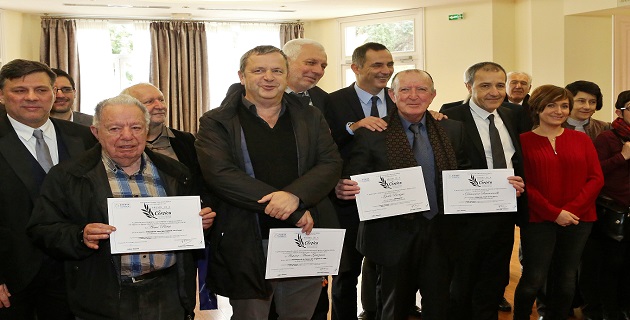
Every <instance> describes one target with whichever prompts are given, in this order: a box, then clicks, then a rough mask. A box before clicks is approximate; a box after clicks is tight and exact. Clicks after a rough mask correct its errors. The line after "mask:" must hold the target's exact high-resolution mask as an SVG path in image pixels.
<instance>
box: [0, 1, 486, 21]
mask: <svg viewBox="0 0 630 320" xmlns="http://www.w3.org/2000/svg"><path fill="white" fill-rule="evenodd" d="M474 1H479V0H394V1H383V0H280V1H278V0H250V1H239V0H217V1H215V0H196V1H188V0H0V8H3V9H7V10H13V11H19V12H28V13H33V14H48V15H50V16H53V17H81V18H134V19H186V20H215V21H295V20H302V21H309V20H320V19H331V18H338V17H347V16H355V15H362V14H371V13H378V12H388V11H396V10H404V9H412V8H419V7H428V6H435V5H446V4H457V3H467V2H474Z"/></svg>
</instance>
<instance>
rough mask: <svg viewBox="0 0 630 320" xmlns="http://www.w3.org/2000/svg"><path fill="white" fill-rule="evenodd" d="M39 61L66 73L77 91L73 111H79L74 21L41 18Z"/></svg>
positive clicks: (77, 55)
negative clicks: (72, 80)
mask: <svg viewBox="0 0 630 320" xmlns="http://www.w3.org/2000/svg"><path fill="white" fill-rule="evenodd" d="M39 60H40V61H41V62H43V63H45V64H47V65H49V66H50V67H51V68H57V69H61V70H63V71H66V72H67V73H68V74H69V75H70V76H71V77H72V78H73V79H74V82H75V84H76V89H77V99H76V103H75V105H74V109H75V111H80V110H81V106H80V104H79V102H80V101H81V98H80V96H79V95H80V94H81V90H80V88H79V86H80V83H81V81H80V79H79V49H78V46H77V24H76V21H75V20H65V19H54V18H42V35H41V38H40V46H39Z"/></svg>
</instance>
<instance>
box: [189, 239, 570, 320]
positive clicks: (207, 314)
mask: <svg viewBox="0 0 630 320" xmlns="http://www.w3.org/2000/svg"><path fill="white" fill-rule="evenodd" d="M514 239H515V241H514V250H513V251H512V261H511V262H510V284H509V285H508V286H507V287H506V289H505V298H506V299H507V300H508V301H509V302H510V304H513V302H514V290H515V289H516V285H517V284H518V280H519V278H520V277H521V264H520V263H519V261H518V246H519V243H520V234H519V229H518V228H516V231H515V234H514ZM359 283H360V281H359ZM417 301H418V305H419V302H420V300H419V297H418V299H417ZM357 306H358V310H361V302H360V301H357ZM195 313H196V314H197V316H196V317H195V319H197V320H228V319H230V317H231V316H232V307H231V306H230V304H229V302H228V300H227V299H226V298H223V297H219V310H212V311H205V310H204V311H196V312H195ZM498 313H499V320H511V319H512V313H511V312H498ZM575 314H576V315H575V317H571V318H569V319H571V320H580V319H582V314H581V312H580V310H579V309H576V310H575ZM328 319H330V313H329V316H328ZM537 319H538V313H537V312H536V310H535V308H534V310H533V312H532V316H531V317H530V320H537ZM410 320H417V319H415V318H410Z"/></svg>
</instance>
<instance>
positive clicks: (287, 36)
mask: <svg viewBox="0 0 630 320" xmlns="http://www.w3.org/2000/svg"><path fill="white" fill-rule="evenodd" d="M298 38H304V24H303V23H301V22H297V23H283V24H281V25H280V45H281V46H284V44H285V43H287V42H289V41H290V40H293V39H298Z"/></svg>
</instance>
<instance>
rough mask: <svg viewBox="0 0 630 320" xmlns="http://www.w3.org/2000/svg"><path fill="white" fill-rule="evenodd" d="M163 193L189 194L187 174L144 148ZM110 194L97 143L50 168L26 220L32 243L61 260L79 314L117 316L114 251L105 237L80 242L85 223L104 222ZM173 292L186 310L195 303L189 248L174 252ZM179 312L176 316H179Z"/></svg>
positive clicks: (117, 273)
mask: <svg viewBox="0 0 630 320" xmlns="http://www.w3.org/2000/svg"><path fill="white" fill-rule="evenodd" d="M145 153H146V154H147V155H148V156H149V158H150V159H151V161H152V162H153V164H154V165H155V166H156V168H157V169H158V172H159V174H160V178H161V179H162V182H163V183H164V188H165V190H166V193H167V194H168V195H169V196H183V195H193V193H194V191H193V188H192V183H191V176H190V173H189V171H188V169H187V168H186V167H185V166H184V165H183V164H181V163H179V162H177V161H175V160H173V159H170V158H168V157H166V156H163V155H160V154H155V153H153V152H151V151H150V150H148V149H145ZM111 197H112V192H111V189H110V188H109V183H108V182H107V173H106V172H105V167H104V165H103V163H102V161H101V145H100V144H97V145H96V146H95V147H94V148H92V149H90V150H88V151H87V152H85V153H84V154H83V155H81V156H80V157H77V158H76V159H73V160H71V161H68V162H65V163H63V164H60V165H58V166H55V167H53V168H52V169H51V170H50V172H49V173H48V176H47V177H46V179H45V180H44V184H43V185H42V190H41V196H40V198H39V199H38V200H37V202H36V203H35V209H34V210H33V215H32V217H31V220H30V222H29V227H28V233H29V236H30V237H31V239H32V240H33V242H34V243H35V244H36V245H37V246H39V247H41V248H43V250H44V251H45V252H46V253H48V254H49V255H51V256H53V257H56V258H58V259H63V260H66V262H65V273H66V286H67V288H68V300H69V303H70V307H71V308H72V312H73V313H74V314H75V315H76V316H77V317H79V318H83V319H118V310H119V303H120V300H119V299H120V256H118V255H112V254H111V250H110V246H109V241H108V240H105V241H101V242H100V243H99V249H98V250H93V249H90V248H88V247H87V246H85V244H83V243H82V242H81V241H80V237H79V234H80V232H81V230H83V228H84V227H85V225H86V224H88V223H105V224H107V223H108V218H107V217H108V216H107V198H111ZM176 258H177V263H176V264H175V267H176V268H177V272H178V277H179V280H180V281H179V288H178V290H179V295H180V301H181V303H182V307H183V308H184V309H185V310H186V312H187V313H188V314H192V313H193V312H194V308H195V303H196V300H195V293H196V287H195V286H196V283H195V278H196V265H195V262H194V258H193V253H192V251H177V252H176ZM183 316H184V315H182V317H183Z"/></svg>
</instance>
